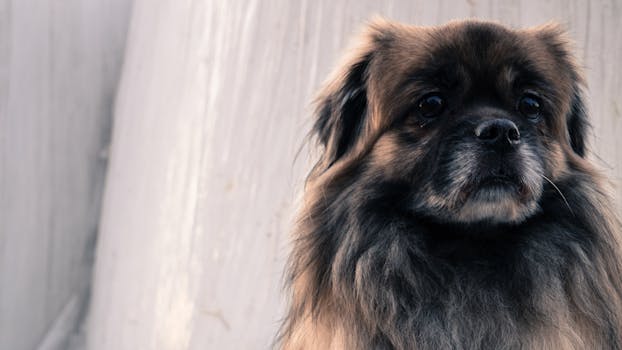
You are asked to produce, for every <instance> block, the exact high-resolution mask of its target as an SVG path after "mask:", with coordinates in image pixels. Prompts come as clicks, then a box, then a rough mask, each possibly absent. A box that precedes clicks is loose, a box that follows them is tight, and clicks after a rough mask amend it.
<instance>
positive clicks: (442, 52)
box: [314, 20, 587, 223]
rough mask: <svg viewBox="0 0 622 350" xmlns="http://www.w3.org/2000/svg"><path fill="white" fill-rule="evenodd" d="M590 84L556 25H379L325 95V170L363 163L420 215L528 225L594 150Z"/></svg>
mask: <svg viewBox="0 0 622 350" xmlns="http://www.w3.org/2000/svg"><path fill="white" fill-rule="evenodd" d="M581 86H582V78H581V76H580V73H579V72H578V69H577V66H576V64H575V63H574V59H573V57H572V55H571V53H570V50H569V47H568V44H567V40H566V38H565V34H564V32H563V31H562V30H560V28H559V27H558V26H556V25H545V26H542V27H537V28H531V29H526V30H512V29H508V28H506V27H503V26H501V25H498V24H494V23H489V22H479V21H463V22H453V23H450V24H448V25H444V26H440V27H411V26H404V25H400V24H395V23H389V22H386V21H381V20H378V21H375V22H374V23H372V24H371V25H370V26H369V27H368V29H367V30H366V31H365V33H364V34H363V35H362V36H361V42H360V43H359V44H358V45H357V46H356V47H355V50H354V52H353V53H352V54H351V56H350V57H349V58H348V60H347V61H346V62H345V63H344V64H343V65H342V66H341V67H340V70H339V71H338V72H337V73H336V75H335V76H334V77H333V78H332V79H331V80H330V81H329V83H328V84H327V85H326V87H325V88H324V90H323V91H322V93H321V95H320V97H319V99H318V108H317V120H316V124H315V129H314V130H315V132H316V133H317V136H318V138H319V140H320V142H321V143H322V145H323V146H324V153H323V155H322V158H321V160H320V162H319V163H318V165H317V166H316V169H315V175H316V176H321V175H326V174H327V173H331V169H335V168H337V169H346V168H349V169H353V166H352V165H353V164H356V169H357V170H356V171H357V172H358V173H359V174H365V175H360V176H366V177H367V179H368V180H369V181H368V182H367V183H368V185H369V186H373V184H374V182H376V181H377V182H382V181H394V182H398V183H400V184H406V188H408V190H407V192H409V193H408V201H407V203H408V204H405V206H407V207H408V208H405V209H408V210H411V211H413V212H415V213H418V214H420V215H425V216H428V217H432V218H436V219H441V220H443V221H445V222H454V223H474V222H480V221H488V222H496V223H504V222H505V223H518V222H521V221H523V220H525V219H526V218H528V217H530V216H531V215H533V214H535V213H536V212H537V211H538V209H539V207H540V200H541V197H542V193H543V188H544V187H545V186H548V185H547V183H550V184H551V185H553V186H554V184H553V183H554V182H555V181H556V180H558V179H560V178H562V177H563V176H564V174H565V173H566V172H567V170H568V167H569V166H570V164H572V161H571V160H572V159H580V158H581V157H584V155H585V152H586V149H585V148H586V146H585V134H586V129H587V120H586V116H585V113H584V107H583V102H582V100H581ZM335 171H338V170H335ZM333 172H334V171H333ZM327 176H328V175H327ZM330 176H333V175H330Z"/></svg>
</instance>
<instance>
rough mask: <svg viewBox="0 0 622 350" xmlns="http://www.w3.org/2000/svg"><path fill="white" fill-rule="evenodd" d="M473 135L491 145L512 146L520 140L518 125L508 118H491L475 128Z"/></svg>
mask: <svg viewBox="0 0 622 350" xmlns="http://www.w3.org/2000/svg"><path fill="white" fill-rule="evenodd" d="M475 136H477V138H478V139H479V140H480V141H482V142H484V143H486V144H489V145H491V146H495V147H503V146H513V145H516V144H518V143H519V142H520V133H519V132H518V127H517V126H516V124H514V122H512V121H511V120H509V119H492V120H487V121H485V122H482V123H480V124H479V125H478V126H477V127H476V128H475Z"/></svg>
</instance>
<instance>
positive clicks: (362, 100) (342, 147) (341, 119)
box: [313, 52, 372, 166]
mask: <svg viewBox="0 0 622 350" xmlns="http://www.w3.org/2000/svg"><path fill="white" fill-rule="evenodd" d="M371 57H372V52H366V53H365V54H363V55H360V56H359V57H356V58H355V60H354V61H352V62H349V63H347V64H346V65H345V67H343V68H342V70H343V71H342V72H341V73H338V75H337V77H336V78H334V79H333V81H331V82H330V83H329V84H328V85H327V86H326V88H325V89H324V91H323V93H322V94H321V95H320V97H319V98H318V100H317V102H316V103H317V107H316V120H315V125H314V127H313V131H314V132H315V133H316V135H317V137H318V139H319V141H320V143H321V144H322V145H323V146H324V155H323V158H324V162H326V165H327V166H330V165H331V164H333V163H334V162H336V161H337V160H338V159H339V158H341V157H342V156H344V155H345V154H346V153H348V151H349V150H350V149H351V148H352V147H353V146H354V144H355V143H356V141H357V138H358V137H360V136H361V132H362V129H363V125H364V123H365V119H366V118H367V69H368V67H369V63H370V61H371Z"/></svg>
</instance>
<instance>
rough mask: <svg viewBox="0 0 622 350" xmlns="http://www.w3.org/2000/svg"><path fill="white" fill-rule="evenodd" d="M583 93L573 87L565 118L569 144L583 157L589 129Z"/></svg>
mask: <svg viewBox="0 0 622 350" xmlns="http://www.w3.org/2000/svg"><path fill="white" fill-rule="evenodd" d="M582 95H583V94H582V93H581V91H580V90H579V89H578V88H577V87H575V91H574V93H573V96H572V102H571V104H570V112H569V115H568V119H567V126H568V138H569V139H570V146H571V147H572V150H573V151H575V153H576V154H578V155H579V156H581V157H585V154H586V152H587V145H586V139H587V133H588V130H589V129H590V124H589V121H588V118H587V113H586V111H585V104H584V102H583V96H582Z"/></svg>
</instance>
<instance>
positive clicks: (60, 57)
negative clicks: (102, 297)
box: [0, 0, 130, 350]
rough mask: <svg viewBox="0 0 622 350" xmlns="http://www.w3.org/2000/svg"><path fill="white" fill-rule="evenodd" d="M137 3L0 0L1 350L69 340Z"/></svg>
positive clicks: (85, 276) (84, 281) (86, 272)
mask: <svg viewBox="0 0 622 350" xmlns="http://www.w3.org/2000/svg"><path fill="white" fill-rule="evenodd" d="M129 11H130V1H129V0H105V1H100V0H62V1H56V0H39V1H36V0H0V349H3V350H4V349H6V350H32V349H35V348H36V347H37V346H38V345H40V346H41V347H42V349H43V348H45V349H53V348H59V349H60V348H65V347H66V345H67V344H66V343H67V341H68V339H67V337H66V336H67V334H69V333H70V332H71V331H72V328H73V327H75V323H76V322H77V320H78V319H79V317H80V309H81V306H83V305H82V304H84V296H85V293H86V292H87V286H88V282H89V280H90V269H91V266H92V250H93V247H94V243H95V242H94V241H95V233H96V230H97V224H98V217H99V207H100V197H101V196H100V193H101V187H102V185H103V180H104V169H105V163H106V160H105V154H104V153H102V150H104V149H105V147H106V145H107V142H108V141H109V133H110V123H111V119H112V118H111V106H112V101H113V97H114V91H115V88H116V84H117V81H118V77H119V73H120V67H121V59H122V53H123V47H124V42H125V34H126V29H127V22H128V20H129ZM44 339H45V340H44Z"/></svg>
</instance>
